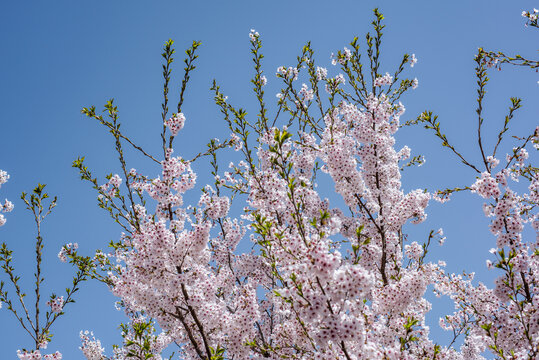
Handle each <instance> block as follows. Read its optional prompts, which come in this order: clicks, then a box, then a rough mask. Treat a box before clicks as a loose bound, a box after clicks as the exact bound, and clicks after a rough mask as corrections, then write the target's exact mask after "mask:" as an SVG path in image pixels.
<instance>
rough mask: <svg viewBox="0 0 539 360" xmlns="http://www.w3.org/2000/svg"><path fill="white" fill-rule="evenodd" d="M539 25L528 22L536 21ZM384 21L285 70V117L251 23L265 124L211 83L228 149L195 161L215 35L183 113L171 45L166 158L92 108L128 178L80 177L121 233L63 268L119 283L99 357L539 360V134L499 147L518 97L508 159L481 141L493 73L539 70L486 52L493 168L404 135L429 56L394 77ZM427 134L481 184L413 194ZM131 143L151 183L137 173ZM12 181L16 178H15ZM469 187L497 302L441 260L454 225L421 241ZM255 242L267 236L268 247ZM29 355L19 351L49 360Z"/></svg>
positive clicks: (95, 347) (433, 125) (214, 143)
mask: <svg viewBox="0 0 539 360" xmlns="http://www.w3.org/2000/svg"><path fill="white" fill-rule="evenodd" d="M536 14H537V11H534V12H532V13H529V12H527V13H525V14H524V13H523V15H525V17H527V18H528V19H529V21H528V23H529V24H530V25H532V26H536V25H537V15H536ZM383 19H384V18H383V15H382V14H381V13H380V12H378V10H374V20H373V22H372V25H373V33H372V34H371V33H369V34H367V36H366V48H365V52H363V49H361V48H360V41H359V40H358V38H354V39H353V40H352V41H351V42H350V44H349V47H345V48H344V49H342V50H340V51H338V52H337V53H336V54H334V55H332V65H333V66H334V67H333V68H330V69H327V68H325V67H322V66H319V65H318V63H317V62H316V61H315V56H314V50H313V49H312V48H311V45H310V43H307V44H306V45H305V46H304V47H303V49H302V51H301V54H300V55H299V56H298V58H297V62H296V63H295V64H293V65H291V66H281V67H279V68H278V69H277V71H276V74H275V75H276V78H277V81H280V83H281V84H282V89H281V91H280V92H279V93H278V94H277V97H276V98H277V99H276V105H275V106H270V105H268V102H267V101H266V96H265V86H266V84H267V82H268V81H270V80H268V77H269V76H267V75H266V73H265V72H264V71H263V68H262V60H263V55H262V41H261V37H260V35H259V34H258V33H257V32H256V31H255V30H251V32H250V33H249V40H250V47H251V53H252V59H253V63H254V75H253V78H252V80H251V83H252V86H253V92H254V95H255V97H256V99H257V103H258V111H257V113H256V115H255V116H250V115H249V116H248V114H247V112H246V111H245V110H244V109H243V108H240V107H237V106H235V105H234V104H231V103H230V102H228V99H227V97H226V96H225V93H224V92H223V90H222V89H221V86H219V85H218V83H217V82H215V81H214V83H213V86H212V88H211V90H212V92H213V96H214V99H215V103H216V105H217V106H218V107H219V109H220V111H221V113H222V117H223V119H224V121H225V122H226V124H227V125H228V128H229V130H230V136H229V137H228V139H227V140H225V141H222V142H221V141H219V140H217V139H213V140H211V141H210V142H209V143H208V145H207V150H206V151H204V152H201V153H200V154H198V155H197V156H195V157H194V158H193V159H184V158H183V157H181V156H180V155H176V153H175V151H174V145H175V139H176V137H177V135H178V134H179V133H180V132H181V130H182V128H183V126H184V124H185V122H186V121H189V118H190V114H188V113H183V111H182V106H183V103H184V97H185V93H186V91H187V86H188V82H189V80H190V76H191V74H192V72H193V71H194V70H195V68H196V65H195V64H196V59H197V57H198V56H197V49H198V48H199V46H200V43H199V42H193V44H192V46H191V47H190V48H189V49H187V50H186V58H185V60H184V64H185V67H184V74H183V80H182V83H181V89H180V93H179V99H178V104H177V107H175V108H174V109H173V110H170V109H169V106H170V104H169V81H170V78H171V73H172V64H173V62H174V55H175V50H174V48H173V42H172V41H168V42H166V43H165V46H164V50H163V54H162V56H163V60H164V64H163V77H164V86H163V104H162V116H161V119H160V120H161V124H162V131H161V136H160V137H161V139H160V142H161V144H162V154H160V155H157V154H151V153H149V152H147V151H146V150H144V149H143V148H142V147H140V146H138V145H137V144H136V142H135V141H134V140H132V139H131V138H129V137H128V136H127V134H126V133H125V132H124V130H123V129H122V130H121V129H120V128H121V123H120V120H119V112H118V108H117V107H116V106H115V105H114V102H113V101H112V100H110V101H108V102H107V103H106V105H105V107H104V108H105V109H104V114H103V115H102V113H100V112H98V111H97V110H96V108H95V107H94V106H91V107H88V108H83V110H82V112H83V114H85V115H86V116H88V117H89V118H92V119H94V120H96V121H97V122H98V123H99V124H101V125H102V126H104V127H105V128H106V129H107V130H108V131H109V132H110V134H111V135H112V137H113V139H114V142H115V147H116V152H117V155H118V159H119V163H120V168H121V173H120V174H109V175H108V176H107V177H106V178H107V181H106V182H105V183H104V184H103V183H102V182H101V181H100V180H99V179H98V177H96V176H94V175H93V173H92V172H91V171H90V170H89V169H88V167H87V166H86V165H85V163H84V158H79V159H77V160H76V161H74V163H73V166H74V167H75V168H77V169H78V171H79V173H80V176H81V179H82V180H84V181H87V182H89V183H90V184H91V185H92V187H93V188H94V190H95V191H96V192H97V195H98V205H99V206H100V207H101V208H103V209H104V210H106V211H107V212H108V213H109V214H110V215H111V217H112V218H113V219H114V221H116V222H117V223H118V224H119V226H120V227H121V228H122V229H123V232H122V234H121V236H120V237H119V240H118V241H115V242H112V243H111V244H110V247H111V248H110V250H109V251H101V250H99V251H97V252H96V254H95V255H94V256H92V257H88V256H83V255H80V254H79V253H78V251H77V248H76V246H74V245H71V244H69V245H66V246H64V247H63V249H62V251H61V252H60V254H59V257H60V259H61V260H63V261H68V262H70V263H71V264H73V265H75V266H76V267H77V268H78V269H79V272H82V273H83V274H84V276H88V277H91V278H93V279H96V280H99V281H101V282H103V283H104V284H106V285H107V286H108V287H109V288H110V290H111V291H112V292H113V294H114V295H116V296H117V297H118V298H119V299H120V301H119V304H120V306H121V307H122V309H123V310H124V311H125V313H126V315H127V316H128V318H129V322H128V323H126V324H124V325H122V337H123V339H124V341H123V344H121V345H120V346H116V347H115V348H114V349H113V352H112V354H110V355H109V357H107V356H106V355H105V349H104V348H103V347H102V346H101V343H100V341H99V340H96V339H95V337H94V335H93V334H92V333H90V332H89V331H84V332H81V334H80V336H81V340H82V345H81V350H82V353H83V354H84V356H85V357H86V358H87V359H99V360H101V359H127V358H135V359H149V358H151V359H162V358H163V355H162V354H163V351H164V350H165V349H167V348H169V347H170V348H175V349H176V351H177V355H178V356H179V358H181V359H206V360H217V359H263V358H270V359H282V358H285V359H347V360H351V359H481V358H483V356H487V355H486V354H487V353H490V354H491V356H494V357H496V358H499V359H535V358H537V357H538V356H539V311H538V310H539V306H538V300H537V298H536V292H537V291H539V289H538V287H537V282H538V281H539V279H538V276H539V269H538V266H539V251H538V249H537V246H538V245H537V242H536V241H533V240H531V239H526V238H524V236H523V231H524V228H525V227H526V226H531V227H532V228H533V230H534V231H535V232H537V231H538V230H539V220H538V214H537V205H538V202H539V175H538V169H537V167H534V166H533V164H532V163H531V162H530V156H529V153H528V150H530V149H531V148H532V146H533V147H535V150H537V148H538V147H539V128H534V129H530V134H529V135H527V136H525V137H517V138H516V141H517V142H518V143H517V145H516V146H515V147H514V149H513V151H512V153H510V154H508V155H506V156H500V155H499V154H498V153H497V150H498V146H499V144H500V143H501V142H502V141H503V140H504V135H505V134H506V133H507V132H508V130H509V125H510V121H511V120H512V118H513V116H514V114H515V112H516V111H517V110H518V108H519V107H520V106H521V100H520V99H516V98H512V99H511V106H510V108H509V113H508V115H507V116H506V117H505V122H504V124H503V127H502V129H501V130H500V132H499V135H498V138H497V139H496V145H495V146H494V147H493V149H492V150H491V151H489V150H488V149H487V148H486V146H485V145H484V141H483V139H482V136H481V134H482V133H481V130H482V128H483V126H484V124H483V123H484V118H483V106H482V103H483V98H484V95H485V88H486V86H487V82H488V78H487V71H488V69H489V68H490V67H498V68H499V67H501V66H502V65H503V64H514V65H524V66H528V67H531V68H533V67H535V65H536V64H537V63H536V62H533V61H530V60H525V59H523V58H522V57H519V56H515V57H509V56H506V55H505V54H503V53H496V52H488V51H485V50H483V49H479V51H478V54H477V55H476V58H475V60H476V76H477V84H478V107H477V134H478V139H477V142H478V151H479V152H480V155H481V159H482V162H481V163H480V164H476V163H474V162H472V161H470V160H469V159H468V158H467V157H466V156H464V155H463V154H462V153H461V152H460V151H459V149H458V148H457V147H456V146H454V145H453V144H452V143H451V141H450V140H449V139H448V138H447V136H446V135H445V134H444V133H443V131H442V127H441V125H440V122H439V121H438V120H437V117H436V116H435V115H433V113H432V112H428V111H426V112H423V113H422V114H420V115H419V116H418V117H417V118H416V119H415V120H412V121H407V122H403V123H401V122H400V118H401V116H402V115H403V114H404V111H405V108H404V105H403V104H402V103H401V102H400V99H401V97H402V95H403V94H404V93H405V92H407V91H408V90H413V89H415V88H416V87H417V86H418V80H417V79H415V78H414V79H412V78H406V77H405V76H404V74H405V73H406V72H407V71H408V69H407V67H408V66H410V67H413V66H414V64H415V63H416V62H417V59H416V57H415V55H414V54H411V55H410V54H405V55H403V57H402V59H401V61H400V64H399V66H398V67H397V68H396V69H395V70H394V71H392V72H391V73H389V72H385V69H384V70H382V69H383V68H382V64H381V60H380V51H381V43H382V37H383V29H384V27H385V25H384V24H383ZM534 24H535V25H534ZM362 57H363V58H362ZM364 63H366V64H367V65H364ZM383 73H385V74H383ZM414 125H422V126H424V127H425V128H426V129H428V130H429V131H432V132H433V133H434V135H435V136H436V137H437V138H439V139H440V140H441V142H442V145H443V146H444V147H447V148H448V149H449V150H450V151H451V152H453V153H454V155H455V156H456V157H458V159H459V160H460V161H462V163H463V164H464V166H468V167H469V168H471V169H473V171H475V172H476V173H477V178H475V179H469V181H468V185H467V186H462V187H455V188H449V189H442V190H439V191H435V192H428V191H426V190H423V189H416V190H412V191H409V192H406V191H404V190H403V187H402V183H401V178H402V176H403V175H405V174H406V172H405V171H406V168H407V167H408V166H415V165H421V163H422V162H423V159H422V157H421V156H411V154H412V150H411V149H410V148H409V147H407V146H405V147H403V148H396V146H395V134H396V133H397V132H398V130H399V129H400V128H402V127H403V126H414ZM418 131H419V130H418ZM125 146H128V147H132V148H134V149H135V150H136V151H138V153H139V154H140V155H141V156H142V157H143V158H145V159H147V160H148V162H149V164H151V165H152V166H153V170H145V171H144V172H143V171H139V170H136V169H132V168H130V166H128V159H127V158H126V156H125V155H124V147H125ZM232 151H235V155H229V156H227V158H228V159H229V160H230V159H233V161H232V162H230V163H229V164H227V165H228V168H227V169H226V170H225V171H223V170H222V166H223V161H222V154H224V153H227V152H228V153H227V154H229V152H232ZM530 151H531V150H530ZM205 157H208V158H209V159H210V163H211V166H212V172H211V175H212V176H213V178H214V181H213V183H211V184H208V185H205V186H203V187H202V195H201V196H200V199H199V201H198V203H196V204H185V202H184V197H185V194H186V193H187V192H188V191H193V189H196V188H197V186H199V187H200V185H198V184H197V183H196V180H197V174H196V173H195V172H194V170H193V168H192V164H193V163H194V162H195V161H199V159H201V158H205ZM148 168H149V169H152V167H151V166H149V167H148ZM145 173H153V174H154V175H145ZM324 177H325V178H326V179H330V180H331V183H332V186H333V189H332V191H333V193H331V194H329V193H328V194H326V193H324V190H323V189H322V186H318V185H319V184H320V179H321V178H324ZM1 179H6V180H7V178H6V175H2V173H0V180H1ZM517 181H520V184H522V183H525V184H526V185H527V186H526V187H527V190H526V191H525V192H524V193H519V192H517V190H516V188H517V186H516V185H515V182H517ZM521 187H522V186H520V187H518V188H519V189H520V188H521ZM455 192H468V193H470V194H469V196H475V195H479V196H480V197H482V198H483V199H484V200H485V204H484V206H483V209H484V212H485V215H486V216H487V217H490V218H492V221H491V223H490V231H491V232H492V234H493V235H494V237H495V240H493V249H492V250H491V253H492V254H491V256H490V260H488V261H487V266H488V267H490V268H494V269H496V271H497V276H498V277H497V280H496V287H495V288H494V289H489V288H488V287H487V286H485V285H484V284H482V283H480V282H476V281H473V280H474V279H473V274H453V273H450V272H448V271H446V270H445V263H444V262H442V261H430V257H427V252H428V250H429V247H430V246H432V245H433V244H434V243H435V242H437V241H440V242H442V241H443V239H444V237H443V231H442V230H441V229H440V230H437V231H435V230H432V231H430V232H429V233H428V234H425V235H426V236H425V238H426V240H422V239H416V238H412V237H411V236H409V235H408V232H409V229H410V227H411V226H414V224H418V223H421V222H422V221H424V220H425V218H426V216H427V214H426V207H427V205H428V203H429V202H430V201H431V200H434V201H440V202H445V201H447V200H448V199H449V197H450V196H451V194H453V193H455ZM337 197H339V198H340V199H339V201H337V200H336V198H337ZM335 203H338V204H340V203H342V204H344V206H341V207H339V206H336V205H335ZM6 204H7V203H6ZM0 220H2V221H3V218H0ZM240 242H242V243H246V242H250V243H251V246H250V248H251V250H250V251H245V250H244V247H241V246H238V245H239V244H240ZM485 255H486V257H488V254H485ZM4 261H6V260H4ZM6 264H7V262H6ZM38 264H39V261H38ZM6 266H8V265H6ZM38 283H39V281H38ZM15 285H16V284H15ZM428 289H433V291H434V293H435V294H437V295H439V296H448V297H450V298H451V299H452V300H453V302H454V303H455V309H456V310H455V312H454V313H453V314H450V315H447V316H446V317H444V318H442V319H440V324H439V325H440V326H441V327H442V328H444V329H446V330H449V332H448V333H449V334H450V335H449V345H446V346H442V345H440V344H437V343H436V342H435V341H434V340H433V339H432V338H431V336H430V326H431V325H432V324H431V325H429V324H427V322H426V315H427V313H428V312H429V311H430V310H431V309H432V307H433V306H434V305H436V304H432V303H431V302H429V301H427V300H426V298H425V294H426V292H427V291H430V290H428ZM60 299H61V298H57V297H53V298H51V302H50V306H51V309H52V310H51V311H53V312H54V311H55V310H60V311H61V309H62V306H63V305H62V303H61V300H60ZM0 300H2V301H4V302H5V303H7V302H6V300H4V298H1V299H0ZM7 304H9V303H7ZM36 346H37V345H36ZM36 351H38V349H37V348H36ZM25 354H26V355H25ZM25 354H22V353H21V354H19V358H21V359H27V358H28V359H30V358H39V357H30V356H33V355H32V354H31V353H29V352H26V353H25ZM24 356H26V357H24ZM171 358H172V356H171Z"/></svg>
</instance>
